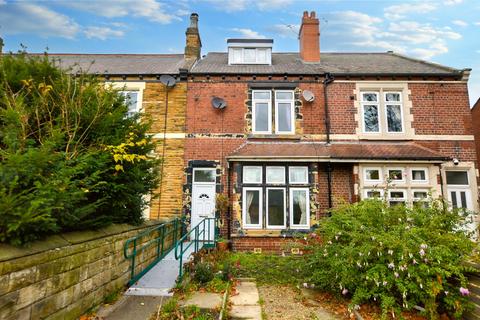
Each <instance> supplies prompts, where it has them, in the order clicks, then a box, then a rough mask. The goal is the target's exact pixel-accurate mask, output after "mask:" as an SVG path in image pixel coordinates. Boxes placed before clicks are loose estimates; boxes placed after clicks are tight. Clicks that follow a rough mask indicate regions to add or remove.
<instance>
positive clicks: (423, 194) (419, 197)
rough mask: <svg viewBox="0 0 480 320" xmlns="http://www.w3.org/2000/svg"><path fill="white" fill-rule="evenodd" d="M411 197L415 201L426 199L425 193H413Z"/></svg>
mask: <svg viewBox="0 0 480 320" xmlns="http://www.w3.org/2000/svg"><path fill="white" fill-rule="evenodd" d="M413 197H414V198H415V199H426V198H427V193H426V192H425V191H414V192H413Z"/></svg>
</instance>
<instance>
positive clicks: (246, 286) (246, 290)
mask: <svg viewBox="0 0 480 320" xmlns="http://www.w3.org/2000/svg"><path fill="white" fill-rule="evenodd" d="M236 291H237V293H238V294H237V295H234V296H232V297H231V298H230V301H231V303H232V304H234V305H256V304H258V300H259V299H260V297H259V295H258V289H257V285H256V284H255V282H240V283H239V284H238V285H237V287H236Z"/></svg>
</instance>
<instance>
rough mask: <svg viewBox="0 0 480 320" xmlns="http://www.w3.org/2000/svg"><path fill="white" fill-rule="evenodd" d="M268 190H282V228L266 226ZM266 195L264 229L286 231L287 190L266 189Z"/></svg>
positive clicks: (277, 188)
mask: <svg viewBox="0 0 480 320" xmlns="http://www.w3.org/2000/svg"><path fill="white" fill-rule="evenodd" d="M269 190H283V225H282V226H277V225H274V226H271V225H269V224H268V213H269V212H268V191H269ZM265 192H266V193H267V194H266V205H265V210H266V215H265V224H266V229H273V230H279V229H286V228H287V199H286V198H287V195H286V193H287V190H286V188H279V187H268V188H266V189H265Z"/></svg>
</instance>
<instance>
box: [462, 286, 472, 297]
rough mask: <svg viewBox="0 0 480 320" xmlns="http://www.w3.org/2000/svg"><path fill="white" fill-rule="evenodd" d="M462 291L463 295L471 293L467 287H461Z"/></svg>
mask: <svg viewBox="0 0 480 320" xmlns="http://www.w3.org/2000/svg"><path fill="white" fill-rule="evenodd" d="M460 293H461V294H462V296H468V295H469V294H470V291H469V290H468V289H467V288H464V287H460Z"/></svg>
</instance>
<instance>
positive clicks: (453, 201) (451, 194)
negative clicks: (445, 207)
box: [450, 191, 458, 209]
mask: <svg viewBox="0 0 480 320" xmlns="http://www.w3.org/2000/svg"><path fill="white" fill-rule="evenodd" d="M450 196H451V197H452V208H453V209H456V208H458V206H457V193H456V192H455V191H451V192H450Z"/></svg>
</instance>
